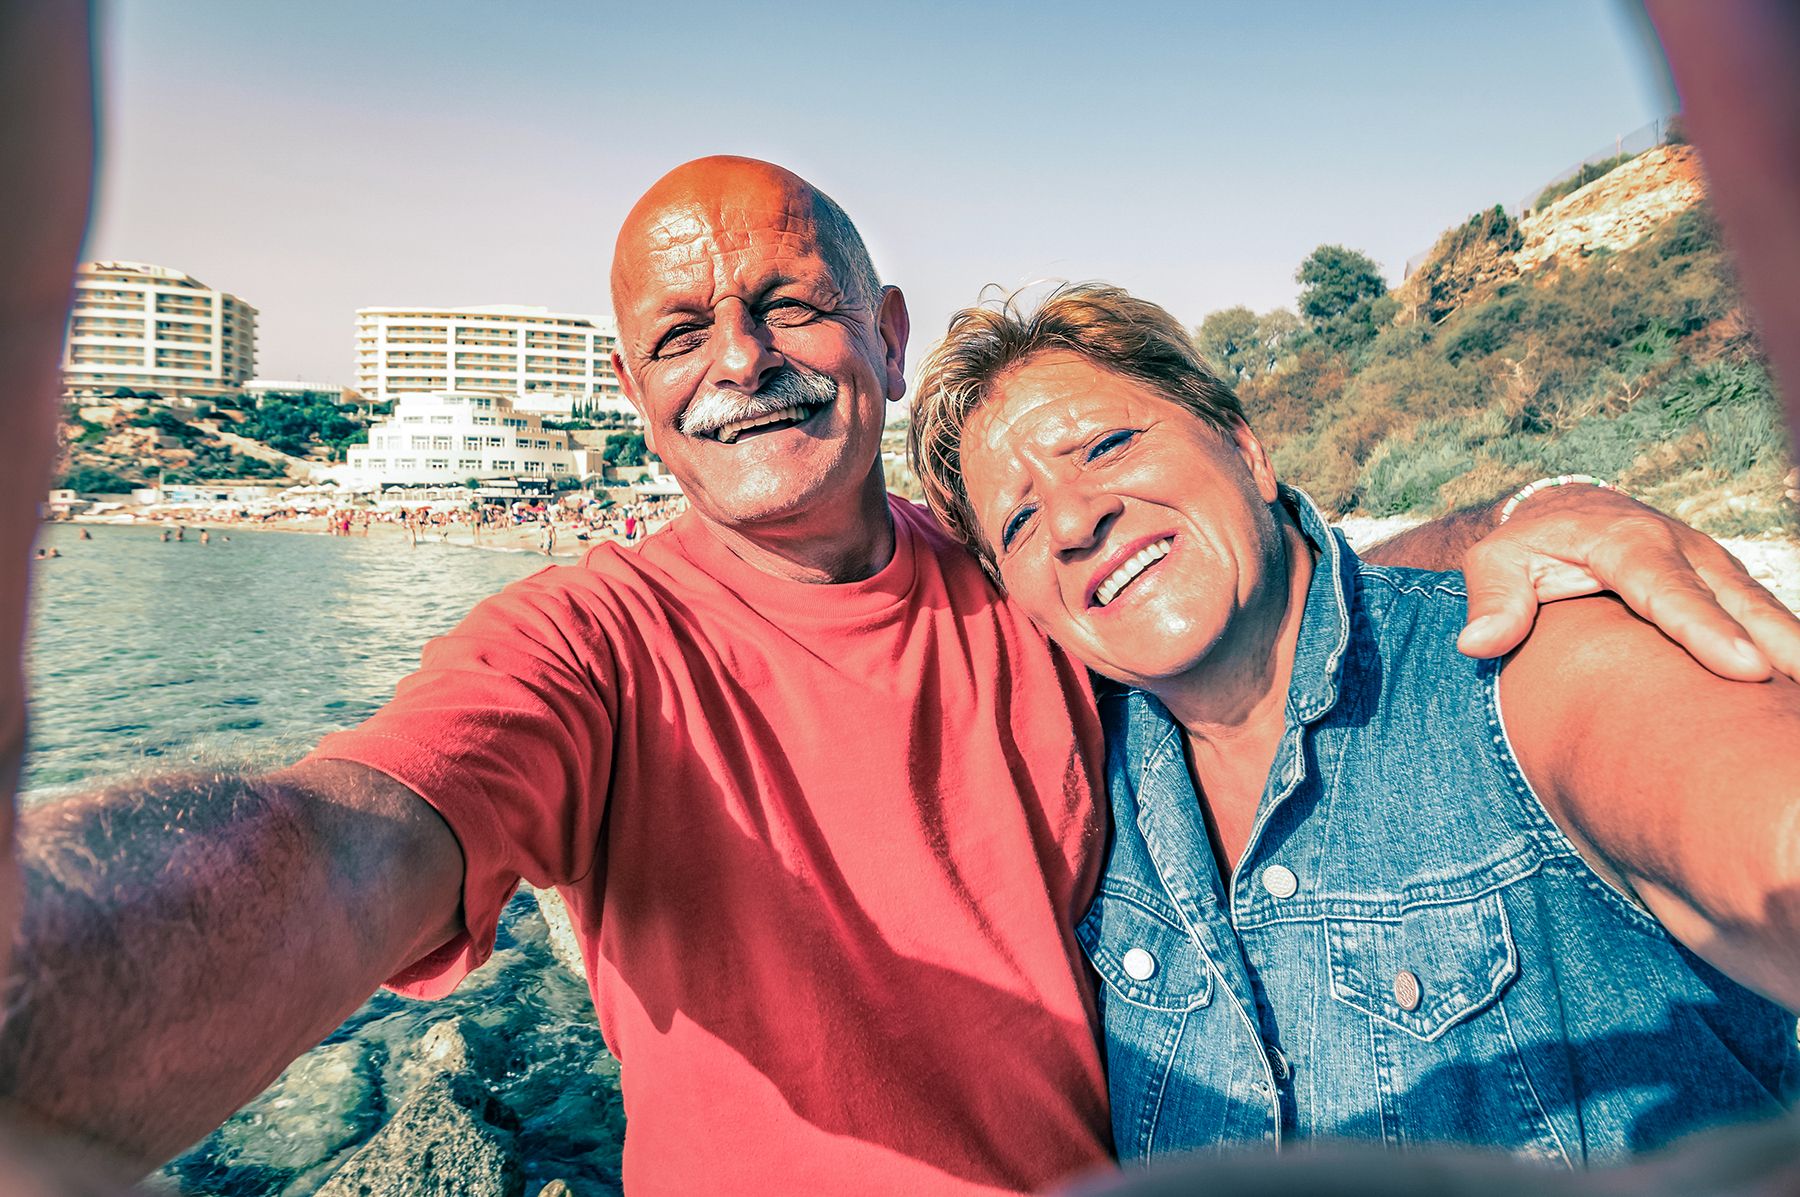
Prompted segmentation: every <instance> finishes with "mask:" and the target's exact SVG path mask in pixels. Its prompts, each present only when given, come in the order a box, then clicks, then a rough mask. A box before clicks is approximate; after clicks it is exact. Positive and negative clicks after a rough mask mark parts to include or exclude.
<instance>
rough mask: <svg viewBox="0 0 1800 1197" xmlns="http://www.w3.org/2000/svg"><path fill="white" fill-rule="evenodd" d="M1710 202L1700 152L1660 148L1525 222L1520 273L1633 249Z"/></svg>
mask: <svg viewBox="0 0 1800 1197" xmlns="http://www.w3.org/2000/svg"><path fill="white" fill-rule="evenodd" d="M1705 198H1706V184H1705V181H1704V180H1703V179H1702V177H1701V174H1700V156H1699V155H1698V154H1696V153H1695V152H1694V148H1693V147H1692V146H1686V145H1665V146H1659V147H1657V148H1656V149H1653V150H1649V151H1646V152H1645V153H1642V154H1639V155H1638V156H1637V157H1636V158H1633V159H1632V160H1631V161H1629V162H1626V163H1624V164H1623V165H1621V166H1619V167H1616V168H1615V169H1613V170H1611V171H1609V172H1607V173H1606V174H1604V175H1602V176H1601V177H1600V178H1598V179H1595V180H1594V181H1593V182H1592V183H1589V184H1588V185H1587V186H1586V187H1583V188H1582V189H1581V190H1579V191H1575V192H1571V193H1570V194H1568V195H1566V196H1564V197H1563V198H1562V199H1560V200H1557V201H1556V202H1555V203H1554V204H1551V205H1550V206H1549V207H1548V208H1545V209H1544V210H1543V211H1541V212H1533V213H1532V214H1531V215H1530V216H1527V217H1525V218H1524V219H1523V220H1521V221H1520V222H1519V231H1520V232H1521V233H1523V234H1524V237H1525V244H1524V247H1523V248H1522V249H1520V250H1519V252H1518V254H1517V255H1515V258H1514V261H1515V263H1516V264H1517V266H1518V268H1519V269H1520V270H1536V269H1538V268H1539V267H1540V266H1543V265H1545V264H1547V263H1549V262H1551V261H1553V260H1555V259H1558V258H1568V257H1572V256H1582V257H1585V256H1586V255H1588V254H1591V253H1593V252H1594V251H1595V250H1597V249H1607V250H1612V251H1614V252H1617V251H1619V250H1622V249H1629V248H1630V247H1631V246H1633V245H1636V244H1637V243H1638V242H1639V241H1642V240H1643V239H1644V238H1645V237H1647V236H1649V235H1650V233H1651V232H1652V231H1653V230H1655V228H1656V227H1657V226H1658V225H1660V224H1662V222H1663V221H1665V220H1667V219H1669V217H1671V216H1674V215H1676V214H1677V213H1680V212H1684V211H1686V210H1687V209H1688V208H1691V207H1693V206H1694V205H1695V204H1697V203H1699V202H1700V201H1701V200H1703V199H1705Z"/></svg>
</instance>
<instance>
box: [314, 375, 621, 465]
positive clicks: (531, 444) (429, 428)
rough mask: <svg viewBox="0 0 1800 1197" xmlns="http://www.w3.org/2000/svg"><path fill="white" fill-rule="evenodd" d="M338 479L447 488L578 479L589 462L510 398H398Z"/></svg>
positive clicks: (446, 395) (438, 395) (354, 448)
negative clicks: (515, 480) (465, 484)
mask: <svg viewBox="0 0 1800 1197" xmlns="http://www.w3.org/2000/svg"><path fill="white" fill-rule="evenodd" d="M348 457H349V460H348V462H347V464H346V467H345V468H344V469H343V470H341V471H334V473H337V474H339V475H341V476H342V478H343V480H344V481H345V482H347V483H349V484H351V485H353V486H371V485H373V486H384V487H385V486H434V485H436V486H443V485H454V484H457V483H461V482H464V481H466V480H468V479H470V478H481V479H491V478H519V479H546V480H549V481H551V482H552V483H554V482H555V480H557V479H559V478H580V477H581V476H582V474H583V472H584V466H585V462H586V457H587V455H586V454H585V453H577V452H576V451H574V450H573V449H572V448H571V446H570V443H569V434H568V433H566V432H561V431H557V430H554V429H549V428H545V427H544V422H543V418H542V417H541V416H538V415H535V414H532V413H530V412H522V411H519V410H518V409H517V408H515V407H514V406H513V403H512V400H511V399H510V398H508V397H507V396H505V395H485V394H472V393H460V392H453V391H437V392H432V393H429V394H411V395H400V396H398V397H397V399H396V402H395V404H394V412H393V414H392V415H390V416H387V417H385V418H383V419H381V420H379V421H377V422H376V423H374V424H373V425H371V426H370V428H369V443H368V444H366V445H355V446H352V447H351V449H350V452H349V454H348Z"/></svg>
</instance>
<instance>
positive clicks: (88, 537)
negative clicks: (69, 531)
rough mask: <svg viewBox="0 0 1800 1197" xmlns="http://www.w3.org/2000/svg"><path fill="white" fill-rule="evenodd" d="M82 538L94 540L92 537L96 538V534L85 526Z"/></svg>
mask: <svg viewBox="0 0 1800 1197" xmlns="http://www.w3.org/2000/svg"><path fill="white" fill-rule="evenodd" d="M81 539H83V540H92V539H94V534H93V533H92V532H89V531H88V530H87V529H86V528H83V529H82V530H81Z"/></svg>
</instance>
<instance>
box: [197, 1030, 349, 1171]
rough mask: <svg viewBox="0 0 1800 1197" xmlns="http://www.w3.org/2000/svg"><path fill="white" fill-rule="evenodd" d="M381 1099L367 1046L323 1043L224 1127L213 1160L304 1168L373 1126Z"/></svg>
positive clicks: (243, 1165)
mask: <svg viewBox="0 0 1800 1197" xmlns="http://www.w3.org/2000/svg"><path fill="white" fill-rule="evenodd" d="M376 1105H377V1102H376V1095H375V1074H374V1069H373V1068H372V1067H371V1065H370V1060H369V1049H368V1045H367V1044H365V1043H361V1042H358V1041H356V1040H353V1039H352V1040H346V1041H344V1042H343V1043H333V1044H328V1045H326V1046H325V1047H317V1048H314V1049H313V1050H312V1051H310V1052H307V1053H306V1054H305V1055H304V1056H301V1057H300V1058H299V1059H298V1060H295V1061H294V1062H293V1063H292V1064H290V1065H288V1066H287V1070H286V1071H285V1072H283V1073H282V1074H281V1075H280V1076H279V1077H277V1078H276V1080H275V1083H274V1084H272V1085H270V1086H269V1087H268V1088H267V1089H265V1090H263V1092H262V1093H261V1095H259V1096H258V1097H257V1098H256V1100H254V1101H252V1102H251V1103H250V1104H249V1105H247V1106H245V1107H244V1108H243V1109H242V1110H240V1111H238V1112H237V1113H236V1114H234V1115H233V1116H232V1118H231V1120H230V1121H228V1122H227V1123H225V1125H224V1126H222V1127H220V1128H219V1132H218V1137H217V1140H216V1147H215V1149H214V1153H213V1154H214V1159H215V1161H216V1163H217V1164H218V1165H221V1166H224V1167H228V1168H233V1169H238V1168H276V1169H284V1170H290V1171H294V1172H302V1171H305V1170H306V1169H308V1168H311V1167H314V1166H315V1165H317V1164H319V1163H320V1162H321V1161H323V1160H328V1159H330V1158H331V1157H332V1156H333V1155H335V1154H337V1153H338V1152H339V1151H341V1150H343V1148H345V1147H346V1146H348V1145H349V1144H351V1143H353V1142H355V1141H356V1140H358V1139H360V1138H362V1137H363V1136H364V1135H366V1134H368V1133H369V1132H370V1131H372V1130H374V1129H375V1124H376V1121H377V1114H376Z"/></svg>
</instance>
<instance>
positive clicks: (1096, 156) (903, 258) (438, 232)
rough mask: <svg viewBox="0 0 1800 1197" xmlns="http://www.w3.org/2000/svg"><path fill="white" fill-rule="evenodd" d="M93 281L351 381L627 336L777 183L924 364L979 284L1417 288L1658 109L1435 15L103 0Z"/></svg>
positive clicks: (1646, 74)
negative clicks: (634, 221) (1422, 274)
mask: <svg viewBox="0 0 1800 1197" xmlns="http://www.w3.org/2000/svg"><path fill="white" fill-rule="evenodd" d="M100 30H101V36H102V40H103V45H102V61H101V81H102V88H103V93H104V94H103V104H104V113H105V127H104V130H103V160H102V171H101V185H100V193H99V198H98V208H97V213H96V223H95V227H94V231H93V233H92V236H91V237H90V244H89V256H90V257H100V258H128V259H136V260H140V261H149V262H155V263H157V264H160V265H165V266H172V267H175V268H177V269H180V270H185V271H187V272H188V273H190V274H194V275H196V276H198V277H199V278H201V279H203V280H204V281H205V282H207V283H208V284H209V285H212V286H215V287H220V288H223V289H225V290H228V291H232V292H235V293H237V294H238V295H240V296H242V297H243V298H245V299H246V300H248V301H249V302H250V303H252V304H253V305H255V306H256V307H257V308H259V309H260V310H261V320H260V337H259V339H260V353H259V358H258V372H259V373H261V374H262V375H264V376H265V377H279V378H288V377H294V376H301V377H305V378H308V379H312V380H317V381H325V382H350V381H353V366H352V330H353V322H354V312H355V309H356V308H358V307H365V306H374V305H385V304H407V303H419V304H449V305H460V304H475V303H527V304H542V305H546V306H548V307H551V308H554V309H558V310H563V311H574V312H591V313H599V314H605V313H607V312H608V311H609V310H610V309H609V306H608V303H609V300H608V296H607V289H606V277H607V270H608V265H609V256H610V253H611V247H612V237H613V233H614V232H615V230H616V228H617V225H618V222H619V220H620V219H621V218H622V217H623V215H624V213H625V211H626V209H627V208H628V207H629V206H630V204H631V202H632V201H633V200H634V199H635V198H636V197H637V195H638V194H639V193H640V192H641V191H642V190H643V189H644V188H645V187H646V186H647V185H648V184H649V183H650V182H651V181H652V180H653V179H654V178H656V176H658V175H659V174H661V173H662V172H663V171H665V170H667V169H668V168H669V167H671V166H673V165H675V164H676V163H678V162H681V161H684V160H686V159H688V158H691V157H694V156H697V155H700V154H706V153H720V152H729V153H739V154H749V155H752V156H756V157H763V158H770V159H773V160H775V161H777V162H781V163H783V164H785V165H787V166H790V167H793V168H794V169H796V170H798V171H799V172H800V173H802V174H804V175H806V176H807V177H809V178H811V179H812V180H813V181H814V182H815V183H817V184H819V185H820V186H821V187H823V188H824V189H825V190H826V191H828V192H830V193H831V194H833V195H834V196H836V197H837V199H838V200H839V201H840V202H842V203H843V205H844V206H845V208H846V209H847V210H848V211H849V212H850V214H851V216H852V217H853V218H854V219H855V220H856V221H857V223H858V225H859V226H860V227H861V228H862V230H863V232H864V235H865V236H866V237H867V239H868V241H869V244H870V247H871V249H872V250H873V252H874V254H875V258H876V264H877V266H878V267H879V268H880V270H881V272H882V274H883V276H884V278H886V279H887V280H888V281H890V282H895V283H898V284H899V285H900V286H901V287H903V288H904V289H905V290H906V292H907V295H908V298H909V300H910V301H911V305H912V312H913V327H914V338H913V345H914V350H913V358H914V360H915V361H916V360H917V359H918V357H919V356H920V354H921V353H922V351H923V350H924V349H925V348H926V347H927V346H928V345H929V344H930V342H931V341H933V340H934V339H935V337H936V335H937V334H938V333H939V332H940V331H941V330H942V329H943V327H944V324H945V322H946V320H947V318H948V316H949V314H950V312H951V311H952V310H953V309H954V308H956V307H959V306H961V305H963V304H966V303H969V302H971V301H973V299H974V298H975V296H976V293H977V291H978V290H979V288H980V287H981V286H982V285H983V284H985V283H990V282H998V283H1001V284H1004V285H1007V286H1013V285H1018V284H1021V283H1026V282H1030V281H1034V280H1039V279H1044V278H1052V277H1054V278H1101V279H1107V280H1109V281H1112V282H1116V283H1119V284H1122V285H1124V286H1127V287H1129V288H1131V289H1133V290H1134V291H1137V292H1138V293H1140V294H1142V295H1144V296H1146V297H1148V298H1151V299H1154V300H1157V301H1158V302H1160V303H1162V304H1164V305H1165V306H1167V307H1169V308H1170V309H1172V310H1173V311H1174V312H1176V313H1177V314H1178V315H1179V316H1181V317H1182V318H1183V319H1184V320H1186V321H1188V322H1189V323H1197V322H1198V321H1199V320H1200V318H1201V317H1202V316H1204V315H1205V314H1206V313H1207V312H1209V311H1212V310H1214V309H1216V308H1221V307H1227V306H1230V305H1232V304H1237V303H1244V304H1249V305H1250V306H1252V307H1254V308H1256V309H1258V310H1259V311H1260V310H1264V309H1267V308H1270V307H1274V306H1278V305H1287V304H1290V303H1291V302H1292V301H1293V296H1294V292H1295V286H1294V282H1293V272H1294V268H1295V266H1296V265H1298V263H1299V262H1300V260H1301V258H1303V257H1304V256H1305V255H1306V254H1307V252H1308V251H1310V250H1311V249H1312V248H1313V247H1314V246H1316V245H1319V244H1321V243H1325V242H1338V243H1342V244H1346V245H1350V246H1353V247H1356V248H1359V249H1361V250H1363V251H1365V252H1367V253H1368V254H1370V255H1371V256H1373V257H1374V258H1375V259H1376V260H1377V261H1379V262H1380V263H1381V264H1382V265H1383V267H1384V268H1385V269H1386V270H1387V271H1388V274H1389V276H1390V280H1391V281H1398V278H1399V275H1400V272H1401V268H1402V265H1403V263H1404V261H1405V259H1406V258H1407V257H1408V256H1410V255H1412V254H1414V253H1416V252H1418V251H1420V250H1422V249H1424V248H1426V247H1428V246H1429V245H1430V243H1431V242H1432V240H1433V239H1434V238H1435V237H1436V235H1437V234H1438V233H1439V232H1440V231H1441V230H1442V229H1444V228H1445V227H1447V226H1448V225H1450V224H1452V223H1454V222H1456V221H1459V220H1461V219H1463V218H1464V217H1466V216H1468V215H1469V214H1470V213H1472V212H1474V211H1475V210H1477V209H1479V208H1482V207H1486V206H1489V205H1492V204H1494V203H1496V202H1513V201H1516V200H1518V199H1520V198H1521V197H1523V196H1525V195H1526V194H1527V193H1528V192H1530V191H1531V190H1532V189H1533V188H1534V187H1536V186H1537V185H1538V184H1540V183H1542V182H1544V181H1545V180H1547V179H1548V178H1549V177H1550V176H1552V175H1553V174H1555V173H1556V172H1558V171H1559V170H1561V169H1562V168H1564V167H1566V166H1568V165H1570V164H1572V163H1574V162H1575V161H1577V160H1578V159H1580V158H1581V157H1582V156H1583V155H1585V154H1587V153H1589V152H1590V151H1592V150H1595V149H1597V148H1599V147H1600V146H1602V145H1604V144H1606V143H1608V142H1610V141H1611V140H1612V139H1613V137H1614V136H1615V135H1617V134H1620V133H1624V132H1628V131H1630V130H1632V129H1635V128H1637V127H1638V126H1640V125H1642V124H1645V123H1647V122H1649V121H1650V120H1652V119H1654V118H1656V117H1657V116H1659V115H1662V114H1663V113H1664V112H1665V111H1667V110H1668V108H1669V107H1670V106H1671V101H1670V99H1669V98H1668V95H1669V93H1668V91H1667V87H1666V83H1665V82H1664V79H1663V74H1662V68H1661V64H1660V62H1659V60H1658V59H1657V58H1656V56H1655V52H1654V48H1653V46H1651V45H1649V44H1647V43H1646V42H1645V41H1644V39H1643V37H1642V35H1641V33H1640V32H1639V30H1638V28H1637V26H1636V25H1635V23H1634V20H1633V17H1632V14H1631V11H1630V10H1629V9H1627V8H1624V7H1621V6H1620V5H1618V4H1615V3H1611V2H1605V0H1524V2H1516V3H1510V4H1507V5H1493V4H1483V5H1457V6H1449V5H1440V4H1428V3H1348V2H1336V3H1332V2H1323V0H1321V2H1318V3H1299V2H1289V3H1282V2H1271V0H1262V2H1260V3H1255V4H1251V3H1243V4H1234V5H1229V6H1228V5H1224V4H1202V3H1195V2H1190V3H1155V4H1153V3H1141V4H1140V3H1132V2H1130V0H1111V2H1108V3H1062V2H1054V0H1039V2H1036V3H1027V2H1024V0H1011V2H1003V3H973V2H971V3H957V4H952V3H946V4H922V5H900V4H888V5H879V6H878V5H864V4H860V3H842V4H835V5H828V4H787V5H769V4H755V5H746V4H728V3H710V2H701V3H684V4H681V5H672V4H663V3H642V4H639V5H634V6H625V5H619V4H601V3H574V2H568V3H552V2H550V0H521V2H519V3H515V4H507V5H503V4H499V3H494V2H492V0H479V2H477V0H431V2H427V0H387V2H376V3H370V2H367V0H354V2H353V0H306V2H305V3H245V2H244V0H113V2H112V3H111V4H110V5H107V6H106V7H105V8H104V9H103V11H102V15H101V18H100Z"/></svg>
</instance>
